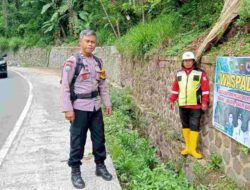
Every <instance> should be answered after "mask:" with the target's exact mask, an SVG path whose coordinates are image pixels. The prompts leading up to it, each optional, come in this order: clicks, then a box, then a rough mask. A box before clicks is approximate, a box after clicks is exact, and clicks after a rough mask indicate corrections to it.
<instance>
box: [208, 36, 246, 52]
mask: <svg viewBox="0 0 250 190" xmlns="http://www.w3.org/2000/svg"><path fill="white" fill-rule="evenodd" d="M249 49H250V36H249V34H246V33H243V32H238V34H237V35H236V36H234V37H233V38H230V39H228V41H226V42H224V43H223V44H219V45H218V46H214V47H213V48H212V49H211V50H210V51H209V53H208V55H212V56H217V55H224V56H232V55H234V56H244V55H245V56H248V55H249Z"/></svg>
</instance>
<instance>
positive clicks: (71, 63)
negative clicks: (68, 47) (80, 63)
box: [65, 59, 74, 72]
mask: <svg viewBox="0 0 250 190" xmlns="http://www.w3.org/2000/svg"><path fill="white" fill-rule="evenodd" d="M73 63H74V62H73V61H72V60H70V59H69V60H67V61H66V63H65V71H66V72H69V71H71V67H72V65H73Z"/></svg>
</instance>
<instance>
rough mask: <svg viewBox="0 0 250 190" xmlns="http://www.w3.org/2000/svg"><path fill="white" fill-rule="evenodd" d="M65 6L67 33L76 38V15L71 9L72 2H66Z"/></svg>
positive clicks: (70, 0)
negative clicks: (67, 22)
mask: <svg viewBox="0 0 250 190" xmlns="http://www.w3.org/2000/svg"><path fill="white" fill-rule="evenodd" d="M67 5H68V8H69V32H70V35H72V36H74V37H76V36H77V32H76V22H77V15H76V12H75V10H74V7H73V2H72V0H67Z"/></svg>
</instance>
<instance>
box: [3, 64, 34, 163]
mask: <svg viewBox="0 0 250 190" xmlns="http://www.w3.org/2000/svg"><path fill="white" fill-rule="evenodd" d="M11 71H13V72H15V73H16V74H18V75H19V76H21V77H22V78H23V79H24V80H26V81H27V82H28V84H29V97H28V100H27V102H26V105H25V107H24V109H23V111H22V113H21V115H20V116H19V118H18V120H17V122H16V124H15V126H14V128H13V130H12V131H11V133H10V134H9V136H8V138H7V140H6V141H5V143H4V145H3V147H2V148H1V150H0V166H1V165H2V163H3V160H4V158H5V156H6V155H7V153H8V151H9V149H10V147H11V145H12V143H13V141H14V139H15V137H16V135H17V133H18V132H19V130H20V128H21V126H22V124H23V121H24V119H25V117H26V115H27V113H28V111H29V108H30V106H31V103H32V99H33V92H32V90H33V86H32V84H31V82H30V81H29V80H28V79H27V78H26V77H25V76H23V75H22V74H21V73H19V72H17V71H14V70H13V69H11Z"/></svg>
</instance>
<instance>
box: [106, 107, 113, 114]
mask: <svg viewBox="0 0 250 190" xmlns="http://www.w3.org/2000/svg"><path fill="white" fill-rule="evenodd" d="M106 113H107V114H108V115H112V107H106Z"/></svg>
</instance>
